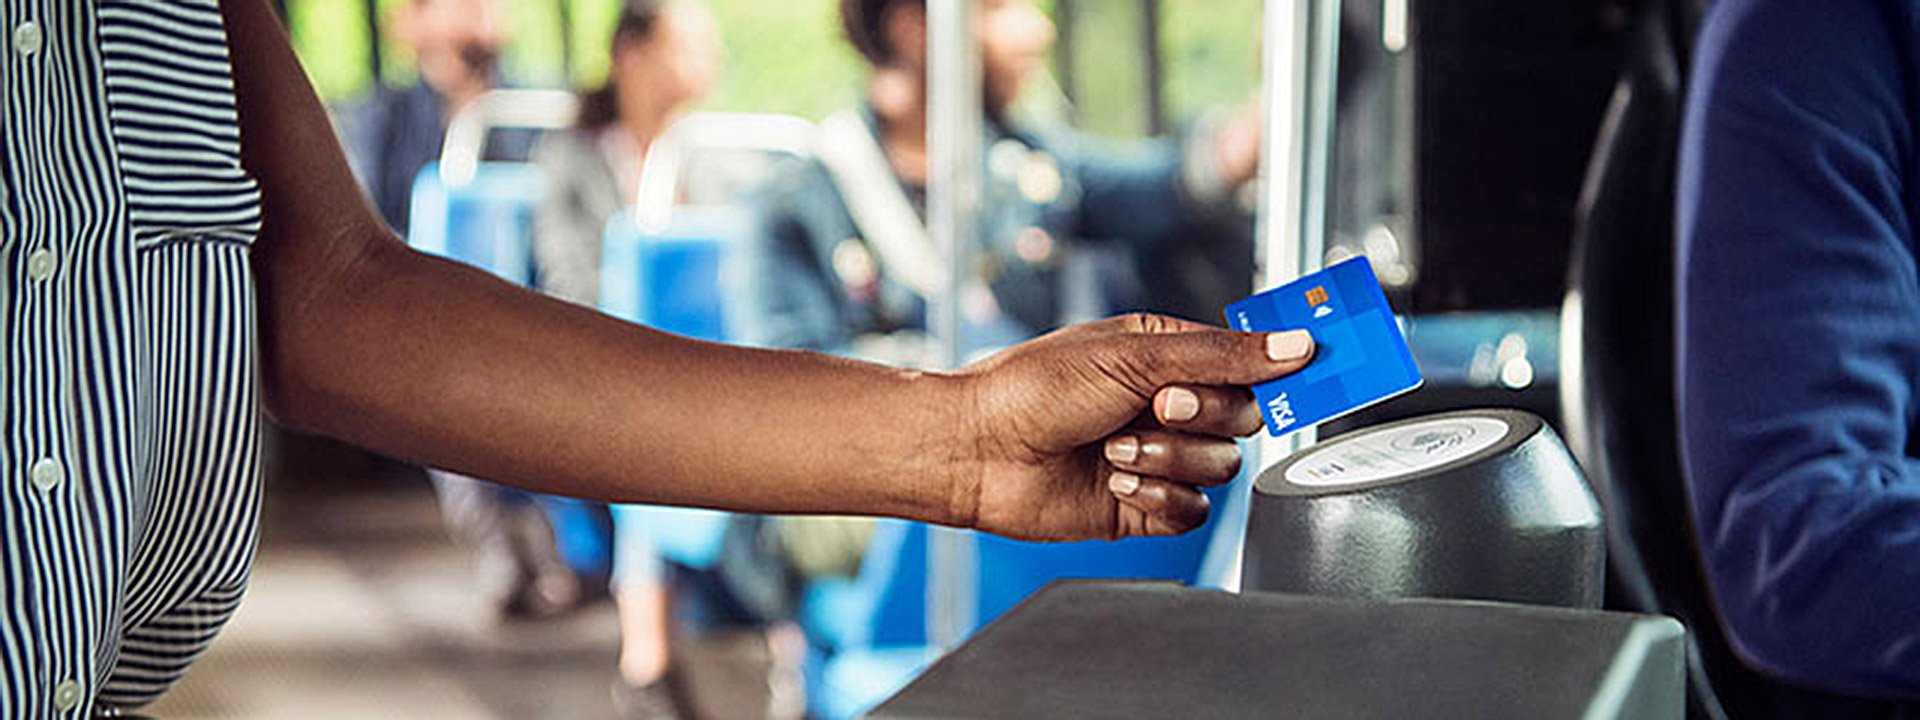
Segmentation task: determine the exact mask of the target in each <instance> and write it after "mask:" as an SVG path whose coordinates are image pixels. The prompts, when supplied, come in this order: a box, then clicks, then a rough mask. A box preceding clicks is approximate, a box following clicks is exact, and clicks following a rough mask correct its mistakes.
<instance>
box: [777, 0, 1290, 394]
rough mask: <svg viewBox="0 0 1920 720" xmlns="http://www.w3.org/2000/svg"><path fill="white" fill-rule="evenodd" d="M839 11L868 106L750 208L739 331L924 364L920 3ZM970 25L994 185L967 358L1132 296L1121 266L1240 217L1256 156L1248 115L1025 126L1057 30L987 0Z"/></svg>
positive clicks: (927, 282) (932, 266) (1028, 5)
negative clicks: (1120, 128) (759, 212)
mask: <svg viewBox="0 0 1920 720" xmlns="http://www.w3.org/2000/svg"><path fill="white" fill-rule="evenodd" d="M840 13H841V20H842V22H843V24H844V26H845V29H846V33H847V35H848V37H849V39H850V40H851V41H852V42H853V45H854V46H855V47H856V48H857V49H858V50H859V51H860V54H861V55H862V56H863V57H864V58H865V59H866V60H867V62H868V63H869V64H870V65H871V66H872V75H871V78H870V80H869V83H868V92H867V100H866V103H865V105H863V106H862V107H860V108H858V109H854V110H848V111H845V112H842V113H840V114H838V115H835V116H833V117H832V118H829V119H828V120H827V121H826V122H825V123H824V125H823V137H822V138H821V143H820V149H819V158H818V161H817V162H806V163H796V164H795V165H793V166H792V167H791V168H790V169H789V170H788V171H787V172H786V173H785V174H784V176H783V177H780V178H779V179H777V180H776V181H774V182H773V183H771V185H770V186H769V187H768V189H767V191H766V193H765V196H764V197H763V198H761V200H760V202H761V205H762V206H763V207H764V210H765V212H764V217H763V221H762V223H761V225H760V228H759V232H758V233H757V236H756V237H755V238H753V241H752V243H751V247H750V248H749V252H748V254H747V255H748V263H747V265H748V270H749V277H752V278H753V282H752V283H751V284H750V285H751V288H750V290H749V298H748V299H747V305H748V312H747V313H746V315H747V317H746V319H745V322H744V323H743V324H744V325H745V327H744V328H743V331H744V334H745V336H746V339H748V340H749V341H752V342H756V343H762V344H767V345H773V346H780V347H797V348H810V349H819V350H828V351H834V352H852V353H854V354H857V355H865V356H868V357H876V358H882V359H893V360H908V361H917V360H919V359H921V358H923V357H924V352H923V351H922V348H923V347H924V344H923V343H918V342H915V341H914V338H915V337H916V336H918V335H920V334H922V330H923V329H924V328H925V327H926V318H925V312H926V299H927V298H929V297H932V296H934V295H935V294H937V293H938V291H939V287H940V286H941V285H942V284H943V278H944V277H945V270H944V269H942V267H941V265H942V261H941V258H940V256H939V255H938V254H937V253H936V252H935V250H934V247H933V245H932V244H931V242H929V240H928V237H927V231H926V227H925V221H924V214H925V198H926V193H925V187H926V183H927V178H928V168H927V156H928V149H927V144H926V143H927V76H926V71H927V13H926V8H925V4H924V2H923V1H922V0H843V1H842V2H841V5H840ZM981 22H982V25H981V28H980V33H979V34H980V37H981V51H982V61H983V63H984V67H983V72H984V78H983V79H984V90H985V96H984V98H983V102H984V107H985V110H986V115H987V118H986V119H987V121H988V123H987V124H988V131H987V137H986V138H985V146H986V147H987V148H988V155H987V158H986V165H985V167H986V170H987V178H986V187H985V193H984V197H985V206H984V208H983V211H984V216H983V217H982V222H981V228H982V233H981V235H982V237H981V238H980V239H981V242H982V246H981V248H980V252H981V253H982V257H981V262H980V263H979V264H980V271H979V273H978V282H979V287H977V288H974V289H973V290H972V291H971V292H968V293H966V294H965V297H966V302H965V306H966V315H967V321H968V324H969V329H970V335H971V338H970V342H969V343H968V344H969V345H970V346H971V347H972V349H974V350H983V349H989V348H992V347H997V346H1001V345H1007V344H1012V343H1014V342H1017V341H1019V340H1021V339H1024V338H1027V337H1032V336H1034V335H1036V334H1038V333H1040V332H1043V331H1046V330H1049V329H1051V328H1053V327H1056V326H1058V325H1060V324H1061V323H1062V321H1063V320H1077V319H1084V318H1086V317H1091V316H1098V315H1103V314H1106V313H1108V312H1111V311H1113V310H1115V309H1118V308H1119V307H1124V306H1137V305H1139V304H1141V297H1140V296H1139V294H1138V293H1137V292H1134V293H1131V294H1129V293H1127V292H1126V291H1125V290H1123V289H1122V287H1123V286H1124V285H1126V284H1127V282H1126V280H1125V278H1126V277H1127V276H1126V275H1125V273H1124V270H1125V269H1126V268H1127V266H1130V265H1132V264H1133V263H1132V261H1133V260H1136V259H1140V258H1144V257H1147V256H1149V254H1151V253H1153V252H1155V251H1156V250H1159V249H1163V248H1165V247H1168V246H1169V245H1171V244H1173V243H1177V242H1195V243H1199V242H1206V239H1207V238H1208V237H1211V236H1214V235H1216V233H1212V232H1209V229H1210V226H1211V225H1212V223H1211V222H1210V221H1211V220H1213V219H1215V218H1217V217H1219V216H1220V215H1222V214H1233V213H1234V212H1235V211H1236V210H1237V208H1236V206H1235V204H1234V203H1233V202H1231V200H1232V196H1233V194H1234V192H1233V191H1234V190H1235V189H1237V188H1238V187H1239V186H1240V185H1242V184H1243V183H1245V182H1246V181H1247V180H1249V179H1251V178H1252V177H1253V175H1254V172H1255V170H1256V168H1257V165H1258V155H1259V142H1258V135H1257V123H1254V122H1248V121H1246V120H1241V121H1237V122H1233V123H1229V124H1226V125H1224V126H1222V127H1221V128H1219V130H1218V131H1212V130H1209V131H1204V132H1196V133H1194V134H1193V135H1192V136H1191V137H1190V138H1188V139H1187V141H1186V142H1185V143H1184V144H1183V143H1181V142H1175V141H1171V140H1156V141H1149V142H1143V143H1138V144H1132V145H1122V144H1117V143H1101V142H1097V141H1094V140H1092V139H1090V138H1087V137H1084V136H1079V135H1075V134H1068V133H1049V134H1043V133H1038V132H1034V131H1031V130H1029V129H1027V128H1022V127H1019V126H1018V124H1017V123H1015V122H1014V121H1013V120H1012V119H1011V118H1009V117H1008V115H1007V109H1008V107H1009V106H1010V105H1011V104H1012V103H1013V102H1014V100H1015V98H1016V97H1017V96H1019V94H1020V92H1021V90H1022V89H1023V88H1024V87H1026V85H1027V83H1028V80H1029V79H1030V78H1031V77H1032V76H1033V74H1034V73H1035V72H1037V71H1039V70H1040V69H1041V67H1042V65H1043V63H1044V62H1045V60H1046V57H1047V54H1048V51H1049V49H1050V48H1051V47H1052V45H1053V40H1054V27H1053V24H1052V22H1051V21H1050V20H1049V19H1048V18H1047V16H1046V15H1045V14H1044V13H1042V12H1041V11H1040V9H1039V8H1038V7H1037V6H1036V5H1035V4H1034V2H1033V1H1032V0H986V1H985V2H983V3H982V21H981ZM1116 260H1117V262H1116ZM1116 268H1120V269H1121V272H1115V270H1116ZM903 340H904V342H903Z"/></svg>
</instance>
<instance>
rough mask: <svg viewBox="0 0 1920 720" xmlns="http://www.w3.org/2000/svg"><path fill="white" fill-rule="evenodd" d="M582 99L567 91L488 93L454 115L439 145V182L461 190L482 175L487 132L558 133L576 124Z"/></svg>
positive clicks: (503, 91) (496, 91)
mask: <svg viewBox="0 0 1920 720" xmlns="http://www.w3.org/2000/svg"><path fill="white" fill-rule="evenodd" d="M579 113H580V98H579V97H578V96H576V95H574V94H573V93H570V92H567V91H565V90H489V91H487V92H485V93H482V94H481V95H480V96H479V97H477V98H474V100H473V102H471V103H469V104H468V105H467V106H466V107H464V108H461V109H460V112H458V113H455V114H454V116H453V119H452V120H449V121H448V122H447V139H446V140H445V141H444V142H443V143H442V144H441V145H440V182H441V183H443V184H445V185H446V186H447V187H450V188H455V187H462V186H465V185H466V184H468V183H471V182H473V178H474V176H475V175H477V174H478V173H479V171H480V153H481V152H482V151H484V150H485V149H486V144H487V132H488V131H490V130H494V129H496V128H527V129H533V130H558V129H560V128H565V127H568V126H571V125H572V124H573V121H574V118H576V117H578V116H579Z"/></svg>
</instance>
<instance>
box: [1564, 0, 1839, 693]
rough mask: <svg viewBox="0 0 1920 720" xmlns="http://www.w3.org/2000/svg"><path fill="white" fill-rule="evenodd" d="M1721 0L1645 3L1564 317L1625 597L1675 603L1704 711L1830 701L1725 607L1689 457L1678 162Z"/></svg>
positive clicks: (1567, 350) (1598, 157) (1577, 425)
mask: <svg viewBox="0 0 1920 720" xmlns="http://www.w3.org/2000/svg"><path fill="white" fill-rule="evenodd" d="M1706 5H1707V3H1706V2H1703V1H1702V0H1674V1H1672V2H1662V1H1659V0H1656V1H1655V2H1652V3H1650V4H1649V5H1648V6H1647V7H1646V8H1645V9H1644V16H1643V17H1642V18H1641V26H1640V27H1639V28H1638V35H1637V37H1636V39H1635V43H1636V46H1635V49H1634V51H1633V52H1632V54H1631V60H1630V64H1629V67H1628V69H1627V71H1626V73H1625V75H1624V77H1622V79H1621V81H1620V83H1619V85H1618V87H1617V88H1616V91H1615V94H1614V97H1613V102H1612V104H1611V106H1610V107H1609V109H1608V117H1607V119H1606V121H1605V123H1604V124H1603V125H1602V128H1601V136H1600V141H1599V143H1598V144H1597V146H1596V149H1595V152H1594V157H1593V161H1592V163H1591V166H1590V168H1589V171H1588V176H1587V180H1586V185H1585V188H1584V190H1583V193H1582V197H1581V203H1580V208H1579V216H1578V219H1577V224H1576V234H1575V238H1574V248H1573V262H1572V277H1571V279H1570V282H1569V290H1568V293H1567V298H1566V302H1565V305H1564V307H1563V313H1562V314H1563V317H1562V348H1561V362H1562V383H1563V384H1562V393H1563V397H1562V401H1563V406H1564V408H1565V417H1564V421H1565V423H1566V425H1565V426H1566V428H1567V435H1568V440H1569V445H1571V446H1572V447H1573V450H1574V452H1575V455H1576V456H1577V457H1578V458H1579V460H1580V462H1581V465H1582V466H1583V467H1584V469H1585V470H1586V471H1587V474H1588V477H1589V478H1591V479H1592V481H1593V483H1594V486H1595V490H1596V491H1597V492H1598V493H1599V494H1600V497H1601V499H1602V502H1603V503H1604V504H1605V506H1606V510H1607V515H1608V518H1609V523H1608V533H1609V535H1610V537H1609V543H1608V544H1609V548H1608V558H1609V562H1610V565H1611V567H1610V569H1609V570H1610V572H1609V587H1608V593H1609V599H1608V604H1609V605H1610V606H1613V607H1618V608H1622V609H1629V610H1635V611H1641V612H1658V613H1665V614H1668V615H1673V616H1675V617H1678V618H1679V619H1680V620H1681V621H1683V622H1685V623H1686V624H1687V627H1688V629H1689V640H1690V641H1691V642H1692V643H1693V646H1694V647H1693V648H1692V649H1691V652H1690V655H1691V657H1690V663H1689V665H1690V667H1689V685H1690V687H1689V690H1690V693H1689V706H1690V707H1689V709H1690V714H1691V715H1692V716H1693V717H1696V718H1698V717H1708V718H1721V717H1729V716H1730V717H1736V718H1749V717H1752V718H1767V717H1775V716H1777V715H1778V713H1777V712H1776V710H1775V708H1776V703H1778V702H1781V701H1782V700H1783V699H1786V698H1791V699H1792V700H1793V701H1794V702H1795V703H1796V706H1799V707H1807V706H1810V705H1808V703H1812V705H1818V704H1819V702H1820V701H1821V699H1820V698H1814V697H1811V696H1810V695H1809V694H1807V693H1804V692H1802V691H1799V690H1793V689H1788V688H1787V687H1786V686H1784V685H1782V684H1780V683H1777V682H1775V681H1773V680H1770V679H1768V678H1766V677H1764V676H1761V675H1759V674H1757V673H1755V672H1753V671H1751V670H1749V669H1748V668H1747V667H1746V666H1745V665H1744V664H1742V663H1741V662H1740V661H1739V659H1738V658H1737V657H1736V656H1735V655H1734V653H1733V651H1732V649H1731V646H1730V645H1729V644H1728V643H1727V640H1726V636H1725V634H1724V632H1723V631H1722V628H1721V625H1720V623H1719V620H1718V615H1717V613H1716V611H1715V609H1714V604H1713V599H1712V595H1711V591H1710V588H1709V586H1708V584H1707V581H1706V574H1705V571H1704V566H1703V564H1702V560H1701V554H1700V551H1699V545H1698V541H1697V540H1696V536H1695V534H1694V529H1693V516H1692V512H1691V509H1690V508H1691V505H1690V502H1689V500H1688V496H1687V490H1686V485H1685V479H1684V476H1683V474H1682V466H1681V464H1680V458H1679V446H1678V441H1677V439H1678V437H1679V435H1678V421H1677V398H1676V392H1675V385H1674V361H1675V352H1676V347H1675V338H1674V317H1675V307H1674V287H1675V277H1674V250H1675V248H1674V225H1673V209H1674V192H1675V188H1674V171H1675V160H1676V157H1677V151H1678V145H1679V135H1680V126H1681V118H1682V108H1683V106H1684V100H1685V90H1684V88H1685V71H1686V69H1687V67H1688V65H1687V62H1688V56H1689V51H1690V49H1691V43H1692V38H1693V36H1694V32H1695V31H1696V30H1697V29H1698V27H1699V23H1700V17H1701V15H1702V14H1703V12H1704V10H1705V7H1706Z"/></svg>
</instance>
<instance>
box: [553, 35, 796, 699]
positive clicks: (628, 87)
mask: <svg viewBox="0 0 1920 720" xmlns="http://www.w3.org/2000/svg"><path fill="white" fill-rule="evenodd" d="M722 60H723V58H722V48H721V46H720V38H719V32H718V28H717V27H716V26H715V24H714V21H713V17H712V15H711V14H710V13H709V12H708V11H707V9H706V8H705V6H703V5H701V4H699V3H697V2H694V1H692V0H678V1H674V0H627V1H626V2H625V4H624V5H623V7H622V9H621V12H620V16H619V18H618V20H617V21H616V22H615V26H614V32H613V42H612V59H611V63H610V65H609V68H608V72H607V79H606V82H605V83H604V84H602V85H601V86H600V87H599V88H598V89H595V90H593V91H592V92H589V93H586V94H585V95H584V96H583V97H582V98H581V110H580V117H579V120H578V121H577V123H576V126H575V128H574V129H573V130H572V131H570V132H566V133H556V134H551V135H548V136H547V137H546V138H545V139H544V140H542V142H541V143H540V144H539V145H538V146H537V147H536V148H535V150H534V161H535V162H537V163H538V164H539V165H540V166H541V168H542V169H543V170H545V172H546V176H547V178H548V182H550V183H551V190H550V191H549V193H548V195H547V197H546V198H545V200H544V202H542V204H541V206H540V208H539V211H538V213H537V214H536V232H535V236H534V237H535V239H534V254H535V260H536V264H537V266H538V270H539V272H538V274H539V276H540V278H541V284H542V286H543V289H545V290H546V291H547V292H549V293H551V294H553V295H555V296H558V297H561V298H564V299H566V300H569V301H571V302H575V303H579V304H581V305H586V306H588V307H595V306H597V305H598V304H599V299H600V250H601V242H602V238H603V236H604V235H605V232H606V227H607V223H608V221H609V220H611V219H612V218H613V217H614V216H615V215H616V214H617V213H619V212H620V211H621V210H622V209H623V208H626V207H629V206H630V205H631V204H632V203H633V201H634V198H635V197H636V195H637V194H638V192H639V185H640V177H641V169H642V167H644V165H645V163H646V159H647V156H648V152H649V150H650V149H651V148H653V147H654V143H655V141H656V140H659V139H660V138H661V136H662V135H663V134H664V133H665V132H666V131H667V130H668V128H669V127H670V126H671V125H672V124H673V121H674V120H675V119H676V118H677V117H678V116H679V114H680V112H681V110H682V109H684V108H685V107H686V106H688V105H690V104H693V103H695V102H698V101H699V100H700V99H701V98H703V97H705V96H706V95H707V93H708V92H709V91H711V90H712V89H713V86H714V84H715V83H716V82H717V80H718V76H719V72H720V67H721V64H722ZM635 522H636V520H632V519H629V518H628V516H626V515H625V513H623V512H622V511H621V510H620V509H619V508H617V507H616V508H615V509H614V533H615V547H616V553H615V557H614V569H613V581H612V591H613V598H614V603H615V605H616V606H618V608H619V618H620V659H619V679H618V681H617V682H616V683H615V686H614V693H613V694H614V703H615V705H616V707H617V709H618V710H619V713H620V715H621V716H622V717H627V718H674V717H703V716H711V717H743V718H744V717H762V716H765V715H767V714H768V708H769V707H770V705H771V704H772V699H771V698H769V696H768V695H769V688H770V684H769V682H768V681H767V678H768V677H769V669H768V666H769V664H770V663H769V661H768V655H769V653H768V650H767V648H768V644H767V641H766V638H765V636H764V635H762V634H760V633H759V632H757V630H753V629H749V630H747V631H745V632H743V633H730V634H726V635H725V636H724V637H719V638H706V639H705V640H708V641H709V642H701V641H695V640H687V641H676V635H677V634H678V633H677V632H676V628H677V626H676V623H675V620H674V618H675V613H674V605H675V603H674V596H675V594H676V593H675V592H674V588H673V587H672V586H671V585H670V578H671V577H672V576H673V574H674V573H675V572H684V571H681V570H676V569H674V568H669V567H668V566H667V565H666V563H664V562H663V561H662V560H661V558H660V557H659V556H658V555H657V554H656V553H655V552H654V548H653V546H652V544H651V542H650V541H649V539H648V537H647V535H646V532H645V529H644V528H640V527H635V525H634V523H635ZM687 585H691V587H685V588H683V592H682V593H681V595H682V596H683V597H690V598H691V600H690V601H691V602H695V603H701V604H705V605H716V604H717V605H727V604H729V603H727V602H725V600H724V598H722V599H721V600H720V601H719V602H715V601H714V600H713V599H711V596H712V594H714V593H720V592H723V590H721V589H720V588H719V587H718V586H717V584H713V583H688V584H687ZM707 614H727V613H725V612H720V613H714V612H711V611H709V612H708V613H707ZM749 624H751V623H749ZM676 648H677V649H678V650H679V652H677V653H676V652H675V649H676ZM756 650H757V652H756ZM689 654H691V655H693V656H694V660H693V661H692V662H688V661H687V658H686V656H687V655H689ZM676 655H679V656H680V657H679V658H678V660H679V661H680V662H679V663H678V664H677V666H675V664H674V663H672V662H671V660H673V659H675V658H674V656H676ZM742 656H744V657H742ZM715 664H718V665H721V666H723V667H722V669H721V671H720V672H719V673H714V672H705V673H703V672H701V670H703V669H707V668H710V667H711V666H713V665H715ZM689 665H691V666H692V668H691V669H690V668H689V667H688V666H689ZM670 667H671V669H673V670H674V672H673V673H672V674H671V675H669V669H670ZM716 674H717V675H719V676H720V679H719V680H718V681H709V680H710V679H711V678H713V677H714V676H715V675H716ZM690 675H692V676H693V677H689V676H690ZM716 686H717V689H716Z"/></svg>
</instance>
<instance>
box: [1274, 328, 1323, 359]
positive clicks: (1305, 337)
mask: <svg viewBox="0 0 1920 720" xmlns="http://www.w3.org/2000/svg"><path fill="white" fill-rule="evenodd" d="M1310 352H1313V335H1311V334H1308V333H1307V331H1305V330H1288V331H1286V332H1283V333H1273V334H1270V335H1268V336H1267V357H1268V358H1271V359H1272V360H1273V361H1274V362H1292V361H1294V360H1299V359H1300V358H1303V357H1306V356H1307V353H1310Z"/></svg>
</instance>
